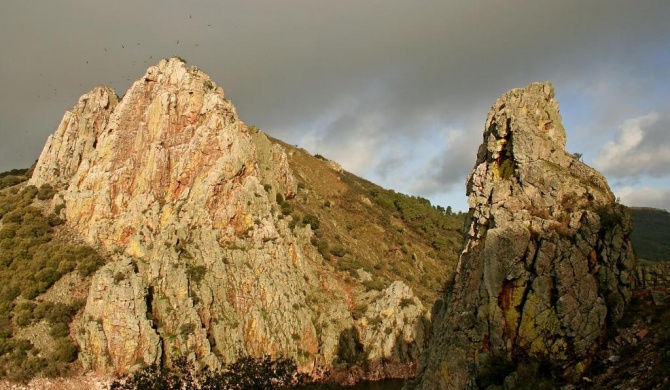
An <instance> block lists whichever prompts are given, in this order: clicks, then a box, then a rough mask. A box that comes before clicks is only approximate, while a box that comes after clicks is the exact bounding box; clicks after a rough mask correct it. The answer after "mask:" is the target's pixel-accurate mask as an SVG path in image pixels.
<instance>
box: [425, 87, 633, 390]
mask: <svg viewBox="0 0 670 390" xmlns="http://www.w3.org/2000/svg"><path fill="white" fill-rule="evenodd" d="M565 141H566V139H565V130H564V129H563V126H562V124H561V117H560V114H559V111H558V104H557V102H556V100H555V99H554V90H553V87H552V86H551V85H550V84H548V83H535V84H531V85H529V86H527V87H526V88H523V89H515V90H512V91H510V92H508V93H506V94H504V95H502V96H501V97H500V98H499V99H498V100H497V101H496V102H495V104H494V105H493V107H492V109H491V112H490V113H489V115H488V118H487V120H486V126H485V130H484V140H483V143H482V145H481V146H480V148H479V152H478V154H477V162H476V164H475V167H474V169H473V171H472V173H471V174H470V176H469V178H468V181H467V194H468V203H469V205H470V213H469V221H470V222H469V226H468V228H467V230H466V233H467V235H466V238H465V244H464V249H463V252H462V254H461V257H460V261H459V265H458V269H457V274H456V276H455V279H454V281H453V288H452V289H451V293H450V294H448V295H447V296H446V299H445V303H444V305H443V307H442V308H441V309H439V310H438V315H437V316H436V317H437V318H436V320H435V325H434V333H433V339H432V341H431V343H430V346H429V348H428V353H427V358H426V359H425V361H424V362H423V363H422V367H421V368H420V372H419V375H418V378H417V380H416V383H414V386H415V387H417V388H422V389H464V388H476V387H477V386H479V385H482V384H483V383H482V381H481V379H482V378H483V377H485V376H486V375H488V374H489V373H490V372H491V370H492V368H495V369H500V367H507V369H508V372H507V373H502V374H503V375H505V374H512V372H513V371H514V369H515V368H516V367H517V366H518V365H519V364H520V363H521V362H524V361H526V362H527V361H535V362H538V363H539V364H540V365H542V366H545V367H549V369H550V370H551V371H552V372H553V373H554V374H555V375H558V376H560V377H563V378H565V379H567V380H575V379H578V378H579V377H580V374H581V373H582V372H583V371H584V370H585V369H586V368H587V367H588V365H589V364H590V362H591V360H592V358H593V356H594V353H595V351H596V349H597V348H598V346H599V344H600V343H601V341H602V340H603V337H605V336H606V334H607V330H608V328H610V327H611V326H612V325H613V324H614V323H616V321H617V320H618V319H619V318H620V317H621V315H622V313H623V309H624V307H625V306H626V304H627V302H628V300H629V297H630V285H631V283H632V281H633V268H634V265H635V257H634V253H633V250H632V246H631V242H630V238H629V236H630V232H631V218H630V215H629V212H628V210H627V209H626V208H625V207H624V206H621V205H619V204H617V203H616V202H615V198H614V196H613V194H612V192H611V191H610V190H609V187H608V185H607V183H606V181H605V179H604V178H603V176H602V175H600V174H599V173H598V172H597V171H595V170H594V169H592V168H590V167H588V166H587V165H585V164H584V163H582V162H581V161H579V159H577V158H575V157H574V156H573V155H571V154H569V153H567V152H566V151H565ZM496 375H501V373H500V372H498V373H496Z"/></svg>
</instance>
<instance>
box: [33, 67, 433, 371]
mask: <svg viewBox="0 0 670 390" xmlns="http://www.w3.org/2000/svg"><path fill="white" fill-rule="evenodd" d="M105 91H106V92H105ZM105 93H107V95H108V98H103V95H104V94H105ZM89 95H91V96H92V97H91V98H87V96H89ZM115 96H116V95H114V93H113V91H111V90H110V89H104V88H101V89H96V90H94V91H93V92H92V93H90V94H88V95H85V96H84V97H83V98H82V100H81V101H83V102H85V103H86V104H85V106H84V107H81V108H80V109H79V106H77V107H76V108H75V109H73V110H72V111H71V113H70V114H66V117H67V120H64V124H62V125H61V127H62V128H63V130H61V128H60V127H59V132H58V133H57V134H55V135H54V136H53V137H52V138H51V139H50V141H49V143H47V146H46V147H45V150H44V152H43V153H42V155H41V157H40V161H39V163H38V167H39V168H38V169H36V171H35V172H36V173H35V175H34V177H33V179H32V180H33V183H35V184H42V183H49V184H52V185H54V186H55V187H56V188H57V189H58V190H59V192H58V193H57V195H56V197H55V199H57V200H58V201H59V202H61V203H59V204H64V208H63V210H62V211H61V213H62V215H63V216H64V217H65V220H66V224H67V225H68V227H69V228H70V229H71V230H72V231H73V232H74V233H75V234H77V236H78V238H80V239H83V240H84V241H85V242H87V243H88V244H91V245H93V246H95V247H97V248H100V249H101V250H102V251H104V252H105V253H106V254H107V257H108V258H109V259H110V261H109V262H108V263H107V264H105V265H104V266H103V267H102V268H101V269H99V270H98V271H96V273H95V274H94V275H93V276H92V278H91V284H90V289H89V293H88V298H87V302H86V306H85V307H84V309H83V313H81V315H80V316H77V318H76V319H75V320H74V322H73V324H72V327H71V329H72V333H73V337H74V338H75V339H76V341H77V343H78V345H79V348H80V353H79V360H80V361H81V363H82V365H83V367H84V368H85V369H87V370H95V371H98V372H102V373H121V372H126V371H128V370H132V369H134V368H137V367H138V366H140V365H142V364H154V363H164V364H166V365H169V364H170V362H171V359H172V358H173V357H175V356H178V355H180V354H183V355H187V357H188V358H189V359H191V360H193V361H195V362H197V363H198V364H202V365H207V366H209V367H212V368H217V367H220V366H221V364H222V363H225V362H231V361H234V360H237V359H238V358H239V357H241V356H247V355H250V356H257V357H259V356H263V355H265V354H270V355H273V356H279V355H282V356H286V357H293V358H295V359H296V360H297V362H298V364H299V366H300V367H301V369H305V370H312V369H314V368H315V367H317V366H319V367H321V366H323V367H326V368H330V367H332V366H333V365H334V364H335V363H337V362H340V361H343V360H342V359H345V360H344V361H346V358H347V357H348V358H351V359H354V360H353V361H355V362H358V361H359V359H367V360H370V361H376V362H377V363H378V364H377V365H374V366H373V365H371V366H370V367H371V369H370V373H366V375H370V376H371V377H377V378H379V377H385V376H390V375H391V374H392V373H391V372H389V370H390V371H393V372H396V373H398V372H401V373H402V375H404V376H408V375H411V374H412V373H413V372H414V370H415V367H416V366H415V362H416V359H417V357H418V356H419V355H420V354H421V352H422V351H423V349H424V340H425V334H426V331H425V325H424V324H425V323H426V315H427V314H426V313H425V310H424V308H423V305H422V304H421V302H420V301H419V300H418V299H417V298H416V297H415V296H414V294H413V292H412V291H411V289H410V288H409V287H407V286H405V285H403V284H402V283H394V284H393V285H391V286H389V287H388V288H387V289H385V290H384V291H382V292H380V293H379V295H378V294H377V293H376V292H374V293H373V292H370V293H369V294H367V293H366V294H362V295H364V296H361V297H358V299H357V301H356V302H354V297H352V296H351V294H352V293H351V291H352V290H351V287H350V286H349V285H348V284H343V283H342V282H341V280H340V279H339V278H340V277H339V275H337V274H336V273H335V272H333V269H332V268H331V267H329V266H327V265H326V263H325V262H324V259H323V257H322V255H321V254H320V253H319V251H318V250H317V248H316V247H315V246H314V245H313V241H314V239H315V236H314V233H313V232H312V230H311V227H310V226H311V225H310V224H307V225H304V226H303V224H300V225H298V224H297V222H298V221H299V216H298V214H291V215H285V214H284V212H283V211H284V210H282V209H281V207H280V205H278V204H277V203H278V202H280V203H286V202H292V203H291V204H289V205H292V204H296V203H297V202H298V201H299V200H298V199H297V197H296V192H297V191H298V185H297V180H296V178H295V177H294V174H293V171H292V170H291V167H290V166H289V160H288V157H287V154H286V152H285V150H284V147H283V146H281V143H279V142H273V141H271V140H270V139H269V138H268V137H267V136H265V134H263V133H262V132H260V131H258V130H257V129H255V128H253V127H247V126H246V125H245V124H244V123H243V122H242V121H241V120H240V119H239V118H238V116H237V114H236V112H235V108H234V107H233V106H232V104H231V103H230V102H228V101H227V100H226V99H225V98H224V94H223V90H222V89H221V88H218V87H217V86H216V85H215V84H214V83H213V82H212V81H211V80H210V79H209V77H208V76H207V75H206V74H205V73H203V72H201V71H200V70H198V69H197V68H195V67H188V68H187V67H186V66H185V64H184V63H183V61H181V60H179V59H178V58H171V59H167V60H162V61H160V63H159V64H158V65H156V66H152V67H150V68H149V69H148V70H147V72H146V73H145V74H144V76H142V77H141V78H140V79H139V80H137V81H136V82H134V83H133V84H132V86H131V87H130V89H129V90H128V91H127V92H126V94H125V95H124V97H123V98H122V99H121V100H120V101H118V104H117V99H116V97H115ZM93 98H95V99H98V100H92V99H93ZM105 99H107V100H105ZM105 101H107V103H105ZM103 108H104V110H103ZM96 110H97V111H96ZM101 110H103V111H104V112H103V111H101ZM68 115H69V116H68ZM65 167H66V168H67V169H65ZM306 192H307V191H305V192H304V193H303V196H304V197H305V199H307V198H306V197H307V194H306ZM291 207H293V206H291ZM361 305H362V307H365V308H366V310H365V312H364V315H363V316H362V317H360V318H358V316H357V318H356V319H354V317H353V315H352V313H351V312H352V310H353V309H354V308H357V307H361ZM386 318H388V321H387V320H386ZM380 325H384V326H388V328H386V329H388V331H378V329H377V327H378V326H380ZM345 344H346V345H353V348H354V350H355V352H356V353H354V354H347V353H346V348H345ZM359 352H360V353H359ZM364 352H365V354H364ZM338 364H339V363H338ZM389 367H393V369H389Z"/></svg>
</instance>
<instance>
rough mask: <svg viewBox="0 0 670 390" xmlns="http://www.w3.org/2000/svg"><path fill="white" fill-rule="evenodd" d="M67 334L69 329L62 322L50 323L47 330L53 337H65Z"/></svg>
mask: <svg viewBox="0 0 670 390" xmlns="http://www.w3.org/2000/svg"><path fill="white" fill-rule="evenodd" d="M69 334H70V329H68V327H67V325H65V324H64V323H62V322H59V323H56V324H53V325H51V329H50V330H49V335H51V337H53V338H55V339H59V338H64V337H67V336H68V335H69Z"/></svg>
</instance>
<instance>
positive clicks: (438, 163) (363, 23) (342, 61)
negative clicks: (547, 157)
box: [0, 0, 670, 203]
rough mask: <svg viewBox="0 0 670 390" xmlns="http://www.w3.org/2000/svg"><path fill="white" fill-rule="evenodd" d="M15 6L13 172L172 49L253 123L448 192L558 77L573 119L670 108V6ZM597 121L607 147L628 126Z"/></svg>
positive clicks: (208, 1)
mask: <svg viewBox="0 0 670 390" xmlns="http://www.w3.org/2000/svg"><path fill="white" fill-rule="evenodd" d="M0 8H1V11H2V12H0V24H1V25H2V26H3V29H4V30H3V31H4V32H5V34H1V35H0V47H2V48H3V55H2V56H0V69H2V77H0V138H1V139H2V140H3V142H2V143H0V171H1V170H5V169H10V168H15V167H23V166H27V165H29V164H30V163H32V161H34V159H35V158H36V157H37V155H38V153H39V151H40V150H41V148H42V146H43V144H44V141H45V140H46V137H47V136H48V135H49V134H51V133H52V132H53V131H54V130H55V128H56V126H57V122H58V120H59V119H60V118H61V117H62V115H63V112H64V111H65V110H66V109H68V108H70V107H72V105H74V104H75V103H76V101H77V98H78V97H79V96H80V95H81V94H83V93H85V92H87V91H88V90H90V89H91V88H92V87H94V86H96V85H99V84H110V85H112V86H113V87H114V88H116V89H117V91H118V93H119V94H123V92H124V90H125V88H127V87H128V86H129V84H130V82H131V81H132V80H134V79H136V78H138V77H140V76H141V75H142V74H143V73H144V71H145V70H146V68H147V67H148V66H150V65H152V64H153V63H155V62H157V61H158V59H160V58H162V57H168V56H171V55H174V54H178V55H180V56H182V57H184V58H186V59H187V60H188V61H189V64H192V65H196V66H198V67H199V68H201V69H202V70H204V71H205V72H207V73H208V74H209V75H210V76H211V77H212V79H213V80H214V81H215V82H216V83H217V84H218V85H220V86H221V87H223V89H224V90H225V91H226V96H227V97H228V98H229V99H231V100H232V102H233V103H234V104H235V106H236V107H237V110H238V112H239V114H240V117H241V118H242V119H243V120H244V121H246V122H248V123H251V124H255V125H257V126H259V127H260V128H261V129H263V130H264V131H266V132H268V133H269V134H271V135H272V136H275V137H277V138H280V139H282V140H284V141H286V142H289V143H293V144H299V145H300V146H303V147H306V148H307V149H308V150H310V151H311V152H314V153H321V154H323V155H324V156H326V157H328V158H330V159H333V160H336V161H338V162H340V163H341V164H342V165H343V166H344V167H345V169H347V170H350V171H353V172H354V173H356V174H359V175H362V176H364V177H365V178H367V179H370V180H372V181H378V182H379V184H382V185H384V186H385V187H388V188H393V189H396V190H399V191H404V192H409V193H412V194H416V195H422V196H435V197H442V198H444V194H446V193H450V194H451V193H452V192H449V191H450V189H452V190H454V191H456V190H455V189H458V191H457V192H456V193H460V194H463V193H464V191H463V190H462V188H463V187H462V186H463V180H464V179H465V175H467V173H468V172H469V170H470V169H471V168H472V161H473V160H474V158H475V154H476V145H477V144H478V143H479V142H481V130H482V125H483V123H484V120H485V118H486V113H487V111H488V109H489V107H490V105H491V103H492V102H493V101H495V99H496V98H497V97H498V96H499V95H500V94H501V93H504V92H505V91H507V90H509V89H511V88H515V87H522V86H524V85H527V84H528V83H530V82H533V81H544V80H550V81H552V82H553V83H554V85H555V87H556V91H557V94H558V97H559V100H560V102H561V107H562V112H563V114H564V117H566V118H570V113H571V111H570V110H571V107H575V106H577V105H581V106H586V105H589V110H584V114H585V115H594V113H602V117H603V118H606V119H608V120H610V121H616V122H617V123H619V122H620V120H619V118H618V117H615V116H613V115H611V114H610V112H612V113H616V114H618V115H623V114H622V113H625V115H626V117H634V116H639V115H640V114H641V113H643V112H649V111H652V110H655V111H656V112H665V111H664V109H663V107H661V105H660V103H659V102H664V101H668V90H670V73H669V71H668V70H669V69H670V55H669V54H668V53H670V28H668V24H667V17H666V15H668V13H669V12H670V2H668V1H667V0H647V1H644V2H630V1H627V0H592V1H588V2H584V1H581V0H564V1H553V2H537V1H533V0H511V1H507V2H470V1H441V0H416V1H412V2H408V1H406V0H369V1H363V2H361V1H340V2H337V1H336V2H333V1H328V0H310V1H306V0H286V1H282V2H277V1H272V0H258V1H254V2H249V1H241V0H240V1H227V2H219V1H213V0H204V1H202V2H199V3H198V5H197V6H194V5H193V3H191V2H165V1H161V0H145V1H142V2H138V3H137V4H135V5H134V6H133V7H128V5H127V4H125V3H119V2H85V1H84V2H82V1H81V0H62V1H59V2H58V3H56V2H42V3H41V4H40V7H35V6H34V5H31V3H30V2H20V1H17V2H4V3H3V4H2V6H0ZM119 26H123V28H119ZM177 40H179V43H178V44H177ZM122 45H123V47H122ZM149 57H151V58H149ZM621 80H626V82H625V83H624V82H622V81H621ZM47 92H48V94H47ZM652 92H653V93H652ZM564 96H565V97H566V99H563V97H564ZM603 96H605V97H608V96H609V97H612V98H610V99H603ZM572 101H578V103H577V104H571V102H572ZM582 103H584V104H582ZM603 107H604V108H603ZM640 107H641V109H640ZM572 112H574V111H572ZM581 119H582V118H580V120H581ZM580 124H583V121H582V123H580ZM580 124H578V125H577V126H575V127H574V128H576V129H580V130H581V129H585V130H588V133H587V132H586V131H585V132H584V135H583V140H584V143H582V138H580V137H582V134H579V135H578V136H576V137H573V134H569V135H568V139H569V140H572V139H573V138H574V139H575V140H576V144H575V150H576V151H580V152H584V156H585V158H586V157H588V156H589V154H590V153H589V152H590V150H596V147H594V146H593V145H592V144H590V143H589V142H592V141H591V140H592V139H594V138H595V137H593V133H594V132H595V131H594V128H593V127H591V126H581V125H580ZM587 125H590V123H587ZM598 125H600V127H599V129H605V130H602V132H603V134H604V136H603V137H605V139H607V135H608V133H607V132H609V131H611V129H612V126H610V125H608V123H605V122H603V121H600V118H599V119H598ZM567 128H568V131H571V129H570V127H567ZM436 129H447V130H436ZM645 131H646V128H645ZM645 136H646V133H645ZM646 139H647V138H645V140H646ZM571 142H573V141H571ZM644 143H645V141H644V140H643V141H641V144H644ZM571 146H572V145H571ZM431 194H434V195H431ZM450 196H451V195H450ZM460 196H462V197H463V198H464V196H463V195H460ZM449 203H452V202H449Z"/></svg>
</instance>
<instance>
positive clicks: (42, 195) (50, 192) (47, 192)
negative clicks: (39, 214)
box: [37, 184, 56, 200]
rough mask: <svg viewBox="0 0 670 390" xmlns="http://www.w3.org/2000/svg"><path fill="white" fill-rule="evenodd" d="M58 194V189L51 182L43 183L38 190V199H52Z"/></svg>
mask: <svg viewBox="0 0 670 390" xmlns="http://www.w3.org/2000/svg"><path fill="white" fill-rule="evenodd" d="M55 194H56V190H55V189H54V188H53V187H52V186H51V184H42V185H41V186H40V189H39V190H38V192H37V199H39V200H46V199H51V198H53V196H54V195H55Z"/></svg>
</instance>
